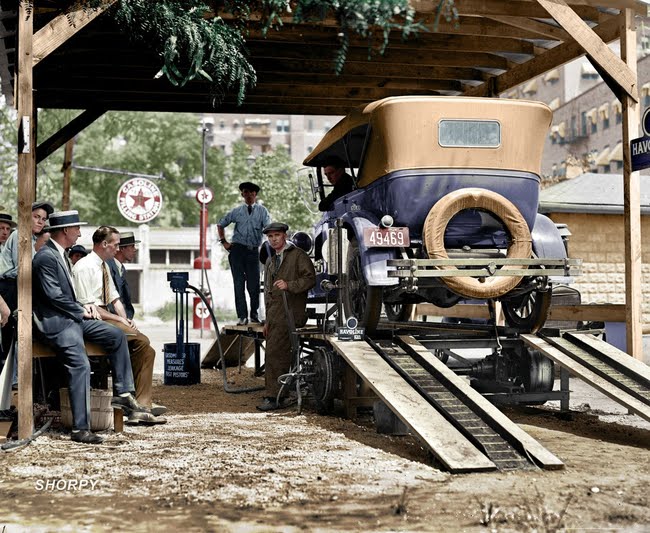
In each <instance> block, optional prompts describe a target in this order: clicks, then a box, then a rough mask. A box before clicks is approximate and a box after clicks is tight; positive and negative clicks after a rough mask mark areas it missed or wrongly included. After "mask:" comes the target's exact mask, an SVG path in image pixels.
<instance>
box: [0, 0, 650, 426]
mask: <svg viewBox="0 0 650 533" xmlns="http://www.w3.org/2000/svg"><path fill="white" fill-rule="evenodd" d="M115 1H116V0H104V2H103V5H102V6H101V7H100V8H99V9H98V10H97V11H95V12H87V11H84V10H83V9H82V8H81V7H80V6H79V5H78V4H76V3H73V2H72V1H70V2H69V4H68V5H64V6H63V7H62V4H65V2H61V1H53V0H34V1H33V5H32V7H30V6H29V5H28V4H30V5H31V2H29V3H28V2H26V1H20V0H0V79H1V82H2V91H3V94H4V95H5V97H6V99H7V102H8V103H10V104H14V105H15V106H16V107H17V110H18V117H19V125H20V128H19V143H18V144H19V148H18V176H19V181H18V183H19V186H18V223H19V229H18V232H19V233H18V237H19V239H18V241H19V276H18V291H19V295H18V332H19V336H18V350H19V352H18V353H19V364H18V369H19V370H18V371H19V380H20V383H19V403H18V409H19V436H20V438H24V437H27V436H28V435H30V434H31V432H32V429H33V420H32V386H31V375H32V357H31V355H32V329H31V328H32V300H31V281H32V270H31V261H30V259H31V232H30V227H31V213H30V205H31V202H32V201H33V200H34V195H35V169H36V164H37V163H38V162H39V161H40V160H42V159H43V158H44V157H47V155H49V154H50V153H52V152H54V151H55V150H56V149H57V148H58V147H60V146H62V145H63V144H65V143H66V142H67V141H68V140H70V139H72V138H73V137H74V135H76V134H77V133H78V132H79V131H81V130H82V129H83V128H85V127H86V126H87V125H89V124H90V123H92V122H93V121H94V120H95V119H96V118H97V117H99V116H100V115H101V114H102V113H104V112H105V111H108V110H133V111H166V112H219V113H228V112H237V113H264V114H267V113H271V114H273V113H278V114H306V115H314V114H331V115H346V114H347V113H348V112H349V111H350V110H351V109H353V108H355V107H356V106H358V105H361V104H364V103H368V102H371V101H374V100H378V99H381V98H385V97H389V96H398V95H408V94H411V95H413V94H429V95H431V94H443V95H468V96H487V97H491V96H498V95H499V94H500V93H502V92H504V91H506V90H508V89H510V88H512V87H514V86H516V85H518V84H520V83H523V82H525V81H527V80H530V79H532V78H534V77H536V76H538V75H540V74H543V73H544V72H547V71H550V70H552V69H555V68H556V67H558V66H560V65H562V64H564V63H566V62H567V61H570V60H572V59H575V58H577V57H579V56H582V55H584V54H586V55H587V57H588V58H589V60H590V61H591V63H592V64H593V65H594V67H595V68H596V70H597V71H598V72H599V73H600V75H601V76H602V77H603V79H604V80H605V82H606V83H607V84H608V85H609V87H610V88H611V89H612V91H613V92H614V94H615V95H616V97H617V98H618V100H619V101H620V102H621V104H622V109H623V136H622V138H623V146H624V181H625V188H624V190H625V193H624V194H625V197H624V201H625V228H626V229H625V246H626V320H627V341H628V344H627V346H628V351H629V353H630V354H632V355H633V356H635V357H637V358H640V357H641V349H642V344H641V240H640V208H639V192H640V191H639V177H638V173H633V172H631V163H630V150H629V141H630V139H633V138H636V137H637V136H638V124H639V105H638V83H637V76H636V35H635V24H634V17H635V15H642V16H647V14H648V6H647V5H646V3H644V2H641V1H636V0H593V1H591V0H570V1H569V2H568V3H567V2H565V1H564V0H456V1H455V7H456V9H457V10H458V13H459V20H458V21H457V23H456V22H449V23H448V22H445V21H441V22H440V24H439V26H438V28H437V31H436V32H430V33H420V35H419V36H418V37H417V38H415V39H413V40H412V41H407V42H402V40H401V38H400V36H399V35H392V34H391V36H390V39H389V41H390V42H389V46H388V49H387V51H386V54H385V56H383V57H375V58H373V59H372V60H368V48H367V41H366V40H364V39H359V38H353V39H352V40H351V42H350V47H349V51H348V55H347V61H346V63H345V66H344V68H343V72H342V73H341V75H340V76H336V75H334V73H333V58H334V54H335V52H336V50H337V48H338V46H339V42H338V37H337V34H338V31H339V30H338V25H337V22H336V20H334V19H327V20H324V21H322V22H320V23H318V24H294V23H293V22H292V20H291V19H290V18H288V17H287V18H285V19H283V23H284V27H283V28H282V29H281V30H280V31H274V30H271V31H269V33H268V35H267V36H266V37H263V35H262V29H261V25H260V24H256V23H255V19H256V18H255V17H253V22H252V24H251V27H250V34H249V36H248V37H247V45H248V48H249V51H250V54H251V61H252V64H253V65H254V67H255V69H256V71H257V76H258V83H257V86H256V88H255V89H254V90H252V91H251V92H250V94H249V95H248V96H247V98H246V100H245V102H244V103H243V105H242V106H240V107H238V106H237V105H236V97H235V95H234V94H227V95H226V97H225V99H224V101H223V103H222V104H220V105H219V106H218V107H217V108H214V107H213V105H212V102H211V99H210V87H209V86H208V84H207V83H203V82H200V81H194V82H190V83H189V84H187V85H186V86H184V87H176V86H173V85H172V84H171V83H169V82H168V81H167V80H166V79H164V78H157V77H156V76H155V74H156V72H158V70H159V69H160V59H159V57H158V56H157V55H156V54H155V53H154V52H153V51H151V50H149V49H147V48H146V47H144V46H142V45H139V44H137V43H136V41H134V40H132V39H129V37H128V36H124V35H122V34H121V33H120V30H119V28H117V26H116V25H115V23H114V22H113V20H112V18H111V17H110V14H106V13H105V12H106V11H107V10H110V8H111V6H112V4H114V3H115ZM411 4H412V6H413V7H414V8H415V9H416V11H417V14H418V16H419V17H421V18H423V19H424V20H425V21H426V22H427V23H428V24H429V25H430V26H432V25H433V21H434V18H435V12H434V10H435V7H436V6H437V4H438V2H437V0H412V1H411ZM214 14H215V15H217V14H219V15H223V16H224V18H227V17H226V15H225V14H223V13H214ZM257 20H259V17H257ZM618 38H620V39H621V57H618V56H616V54H614V53H613V52H612V51H611V50H610V48H609V47H608V46H607V43H609V42H611V41H613V40H615V39H618ZM37 108H67V109H80V110H83V113H82V114H81V115H80V116H79V117H77V118H76V119H75V120H73V121H72V122H71V123H70V124H68V125H66V126H65V127H64V128H62V129H61V130H60V131H59V132H57V133H56V134H54V135H53V136H52V137H51V138H50V139H47V140H46V141H44V142H43V143H41V144H40V145H38V146H37V145H36V136H35V127H34V125H35V119H36V115H35V109H37Z"/></svg>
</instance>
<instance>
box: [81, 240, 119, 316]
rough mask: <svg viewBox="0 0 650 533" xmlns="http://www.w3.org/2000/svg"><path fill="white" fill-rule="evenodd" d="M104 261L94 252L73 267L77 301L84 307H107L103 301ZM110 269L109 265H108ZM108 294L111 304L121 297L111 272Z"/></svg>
mask: <svg viewBox="0 0 650 533" xmlns="http://www.w3.org/2000/svg"><path fill="white" fill-rule="evenodd" d="M103 262H104V261H103V260H102V258H101V257H99V256H98V255H97V254H96V253H95V252H94V251H93V252H90V253H89V254H88V255H87V256H86V257H82V258H81V259H79V261H77V262H76V264H75V265H74V266H73V267H72V274H73V278H74V288H75V292H76V293H77V301H79V303H81V304H82V305H85V304H95V305H97V306H100V307H105V304H104V299H103V294H102V292H103V285H104V283H103V276H102V263H103ZM106 268H107V269H108V265H106ZM108 284H109V287H108V294H109V297H108V299H109V303H111V302H114V301H115V300H117V299H118V298H119V297H120V295H119V293H118V292H117V289H116V288H115V284H114V283H113V278H112V277H111V274H110V271H109V273H108Z"/></svg>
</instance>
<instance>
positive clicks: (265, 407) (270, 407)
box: [256, 396, 292, 411]
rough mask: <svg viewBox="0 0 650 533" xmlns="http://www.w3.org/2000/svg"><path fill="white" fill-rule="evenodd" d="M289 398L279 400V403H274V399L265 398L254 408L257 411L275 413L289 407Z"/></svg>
mask: <svg viewBox="0 0 650 533" xmlns="http://www.w3.org/2000/svg"><path fill="white" fill-rule="evenodd" d="M291 403H292V402H291V401H290V400H289V398H280V403H278V402H276V401H275V398H270V397H268V396H267V397H266V398H264V400H262V403H261V404H259V405H258V406H256V409H257V410H258V411H275V410H277V409H285V408H287V407H289V406H290V405H291Z"/></svg>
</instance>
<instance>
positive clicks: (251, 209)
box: [248, 205, 253, 215]
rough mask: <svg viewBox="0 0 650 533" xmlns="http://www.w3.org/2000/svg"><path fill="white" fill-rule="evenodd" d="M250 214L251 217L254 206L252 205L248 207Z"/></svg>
mask: <svg viewBox="0 0 650 533" xmlns="http://www.w3.org/2000/svg"><path fill="white" fill-rule="evenodd" d="M248 214H249V215H251V214H253V206H252V205H249V206H248Z"/></svg>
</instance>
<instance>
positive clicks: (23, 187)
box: [16, 0, 36, 439]
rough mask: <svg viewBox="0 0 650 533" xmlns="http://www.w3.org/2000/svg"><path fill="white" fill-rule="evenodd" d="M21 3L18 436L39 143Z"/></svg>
mask: <svg viewBox="0 0 650 533" xmlns="http://www.w3.org/2000/svg"><path fill="white" fill-rule="evenodd" d="M27 4H28V2H26V1H25V0H21V1H20V2H19V3H18V54H17V82H16V87H17V89H16V97H17V104H18V106H17V109H18V120H19V127H18V137H19V138H18V343H17V346H18V438H20V439H25V438H27V437H29V436H30V435H31V434H32V431H33V429H34V413H33V398H32V202H33V201H34V195H35V192H34V191H35V179H36V146H35V145H34V143H35V139H34V129H33V125H34V100H33V92H32V89H33V78H32V70H33V61H32V39H33V31H34V19H33V13H29V14H28V12H27V7H28V5H27Z"/></svg>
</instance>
